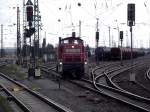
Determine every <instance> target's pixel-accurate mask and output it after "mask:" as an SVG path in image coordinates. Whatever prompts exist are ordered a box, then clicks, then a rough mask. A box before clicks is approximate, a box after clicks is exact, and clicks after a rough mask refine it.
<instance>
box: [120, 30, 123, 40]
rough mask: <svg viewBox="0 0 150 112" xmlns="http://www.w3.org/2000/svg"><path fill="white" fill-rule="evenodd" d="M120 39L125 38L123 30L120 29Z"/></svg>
mask: <svg viewBox="0 0 150 112" xmlns="http://www.w3.org/2000/svg"><path fill="white" fill-rule="evenodd" d="M120 40H123V31H120Z"/></svg>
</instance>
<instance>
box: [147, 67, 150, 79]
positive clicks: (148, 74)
mask: <svg viewBox="0 0 150 112" xmlns="http://www.w3.org/2000/svg"><path fill="white" fill-rule="evenodd" d="M146 77H147V79H148V80H149V81H150V68H149V69H148V70H147V73H146Z"/></svg>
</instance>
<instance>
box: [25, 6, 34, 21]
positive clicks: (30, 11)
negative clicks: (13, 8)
mask: <svg viewBox="0 0 150 112" xmlns="http://www.w3.org/2000/svg"><path fill="white" fill-rule="evenodd" d="M26 12H27V21H33V7H32V6H27V7H26Z"/></svg>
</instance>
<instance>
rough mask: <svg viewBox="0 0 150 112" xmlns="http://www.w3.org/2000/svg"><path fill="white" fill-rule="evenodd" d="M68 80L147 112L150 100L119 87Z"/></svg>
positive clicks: (83, 80) (149, 107)
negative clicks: (143, 99)
mask: <svg viewBox="0 0 150 112" xmlns="http://www.w3.org/2000/svg"><path fill="white" fill-rule="evenodd" d="M48 71H49V70H48ZM48 71H47V72H48ZM53 72H54V71H53ZM69 82H71V83H74V84H76V85H78V86H80V87H82V88H86V89H88V90H91V91H94V92H97V93H99V94H103V95H105V96H108V97H111V98H113V99H115V100H118V101H121V102H123V103H126V104H128V105H130V106H132V107H134V108H136V109H139V110H141V111H145V112H149V110H150V105H149V103H150V102H149V101H141V99H139V98H135V97H132V96H131V95H129V94H127V93H126V92H123V91H121V90H119V89H116V88H113V87H109V86H106V85H103V84H98V83H96V82H95V81H94V80H93V81H90V80H87V79H82V80H81V81H76V80H70V81H69ZM93 84H94V87H93Z"/></svg>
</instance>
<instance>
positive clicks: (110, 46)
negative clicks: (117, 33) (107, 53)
mask: <svg viewBox="0 0 150 112" xmlns="http://www.w3.org/2000/svg"><path fill="white" fill-rule="evenodd" d="M108 28H109V47H111V39H110V26H109V27H108Z"/></svg>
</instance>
